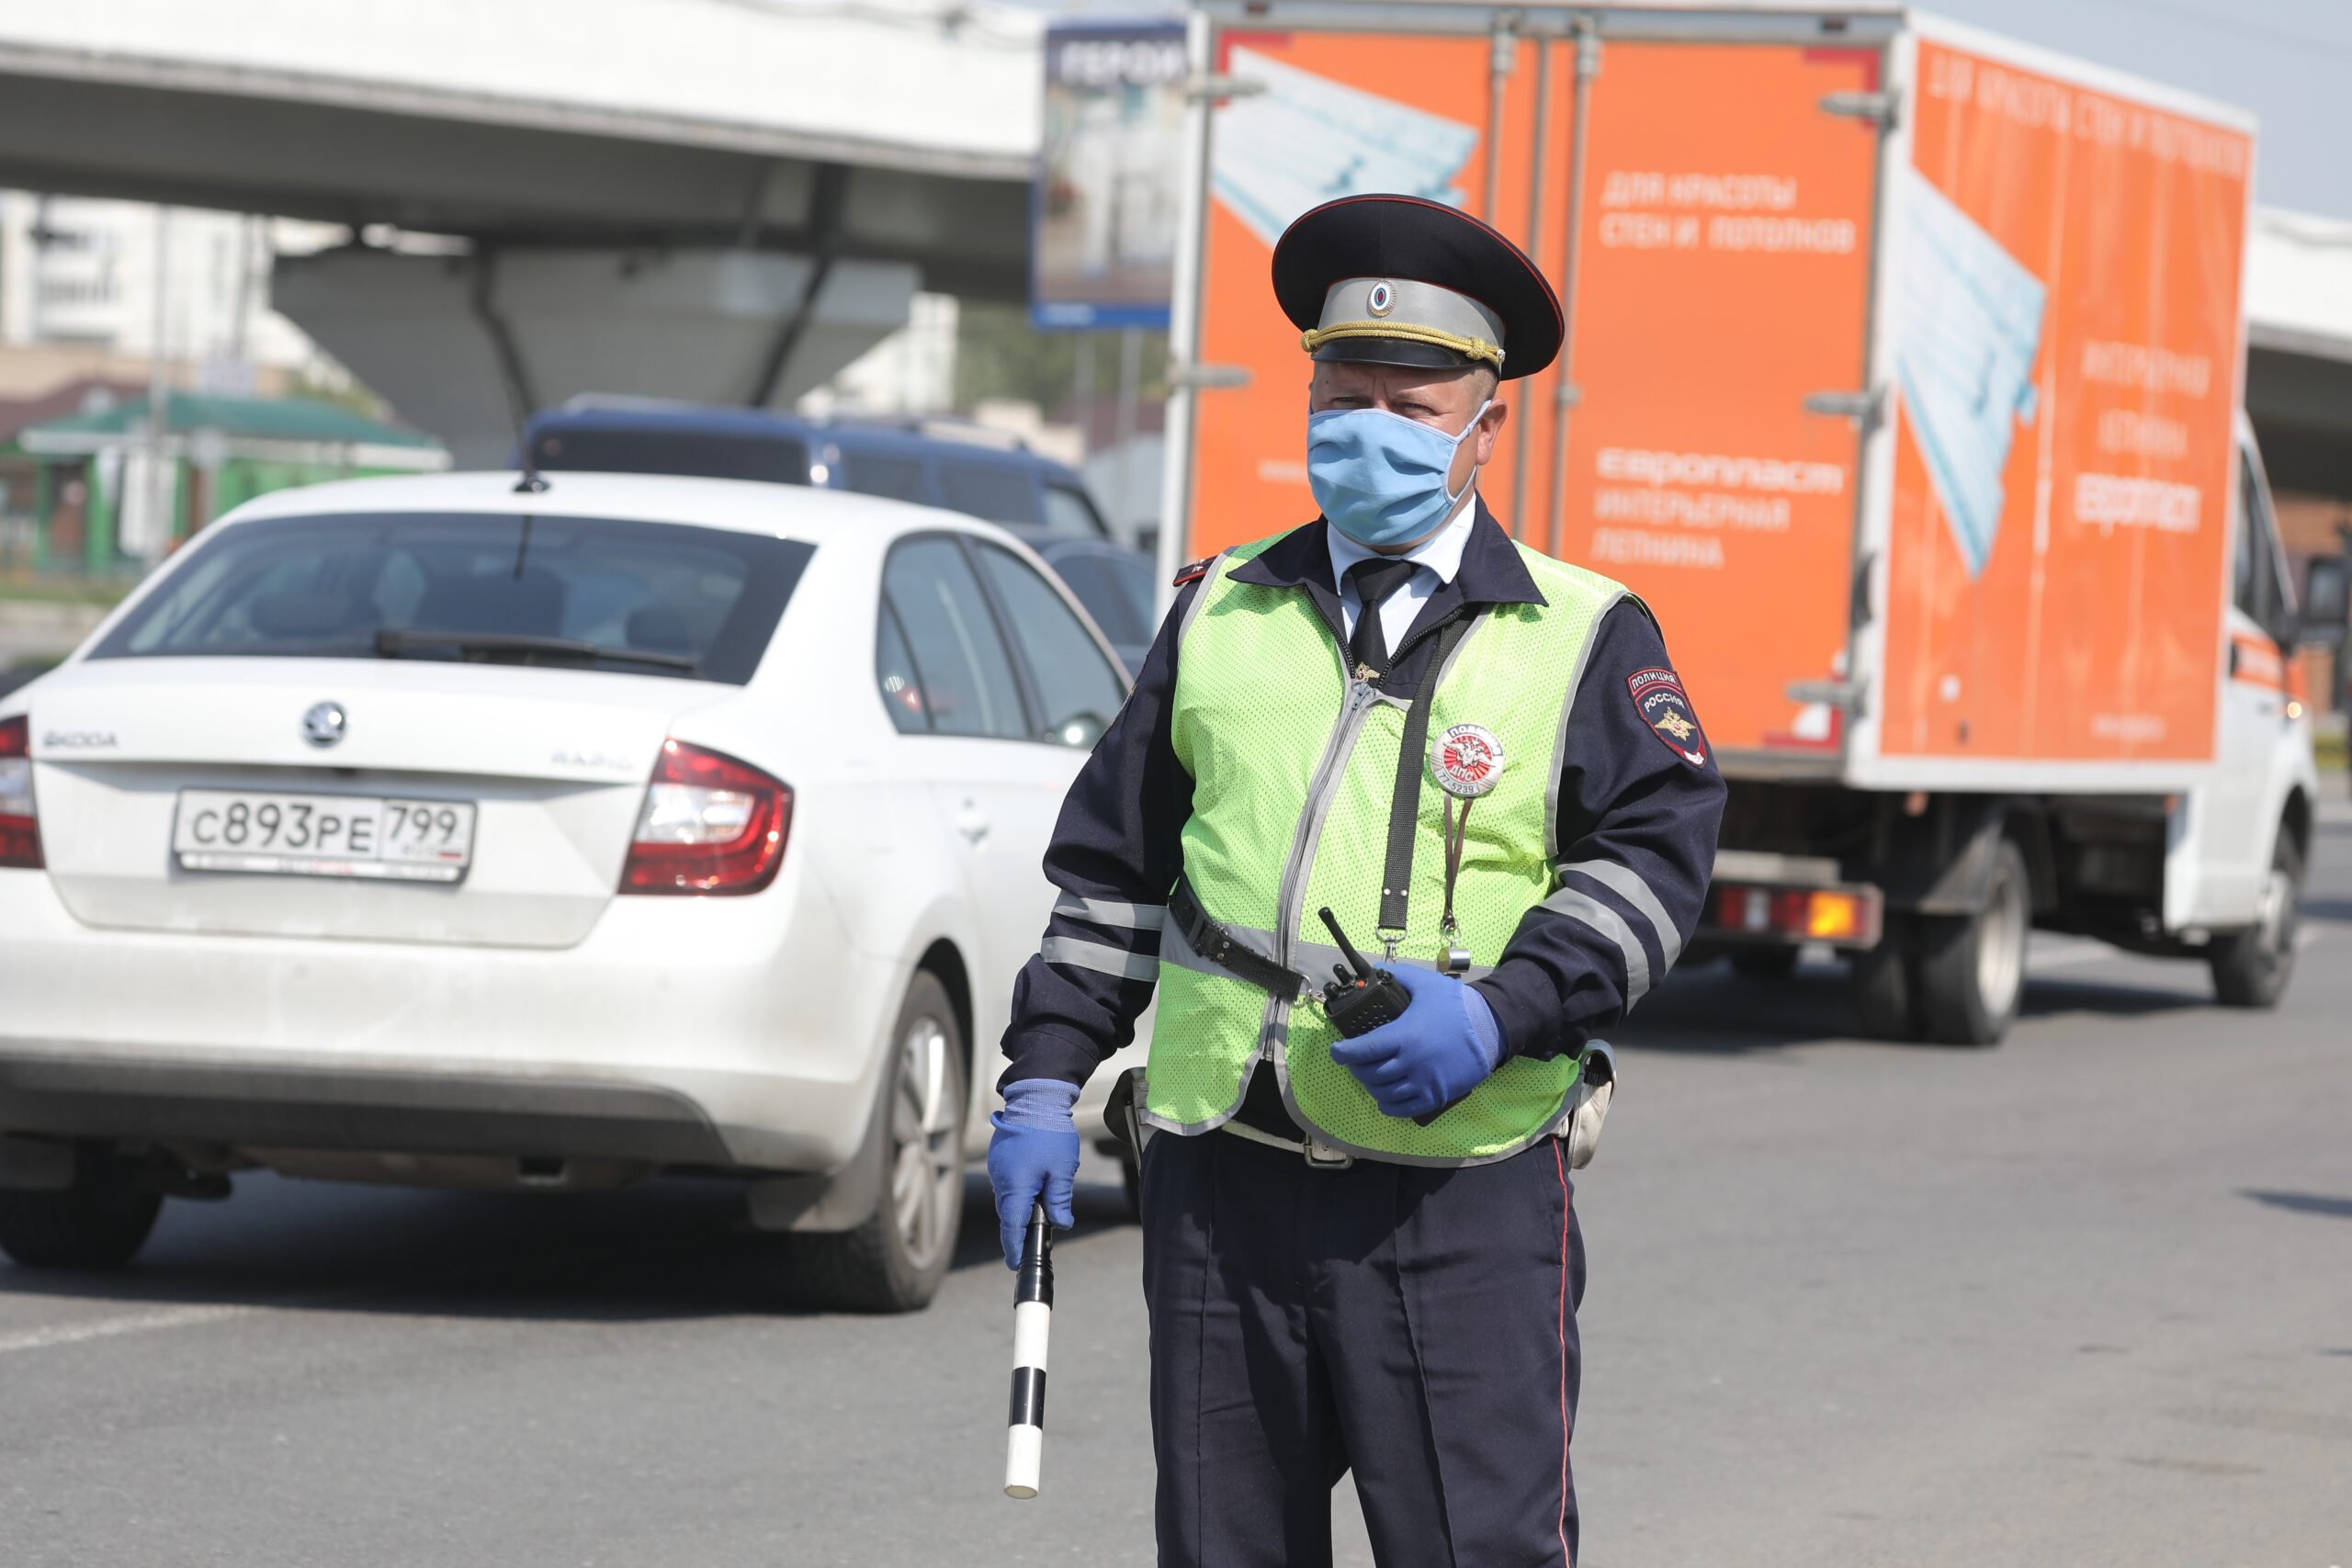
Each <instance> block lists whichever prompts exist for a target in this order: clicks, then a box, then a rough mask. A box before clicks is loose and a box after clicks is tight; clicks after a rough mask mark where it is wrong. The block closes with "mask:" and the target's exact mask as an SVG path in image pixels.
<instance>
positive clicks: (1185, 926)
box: [1168, 877, 1309, 1000]
mask: <svg viewBox="0 0 2352 1568" xmlns="http://www.w3.org/2000/svg"><path fill="white" fill-rule="evenodd" d="M1168 918H1169V919H1171V920H1173V921H1174V922H1175V923H1176V929H1177V930H1178V931H1182V933H1183V934H1184V945H1185V946H1187V947H1189V948H1191V949H1192V950H1193V952H1194V953H1198V954H1200V955H1201V957H1202V958H1204V959H1205V960H1207V961H1208V962H1209V963H1211V964H1216V966H1217V967H1218V968H1220V969H1222V970H1224V971H1225V972H1226V973H1227V974H1228V975H1230V976H1233V977H1234V978H1235V979H1237V980H1247V981H1249V982H1250V984H1251V985H1253V986H1255V987H1258V988H1259V989H1260V990H1261V991H1272V993H1273V994H1274V995H1275V996H1278V997H1283V998H1288V999H1291V1000H1296V999H1297V998H1299V997H1301V996H1304V995H1305V994H1306V991H1307V989H1308V985H1309V982H1308V981H1307V978H1306V976H1304V975H1301V974H1300V973H1298V971H1296V970H1295V969H1288V968H1285V967H1283V965H1282V964H1277V963H1275V962H1274V961H1273V960H1272V959H1271V958H1269V957H1267V956H1266V955H1265V954H1264V953H1260V952H1259V951H1258V950H1257V949H1256V948H1254V947H1249V946H1245V945H1244V944H1243V943H1242V942H1241V940H1240V939H1239V938H1238V937H1237V936H1235V935H1234V934H1233V933H1232V932H1231V931H1227V930H1226V929H1225V928H1224V927H1223V926H1221V925H1219V924H1217V923H1216V921H1215V920H1213V919H1210V918H1209V912H1208V911H1207V910H1206V909H1204V908H1201V900H1200V896H1199V895H1198V894H1196V893H1194V892H1193V885H1192V883H1191V882H1189V881H1187V880H1185V879H1184V878H1182V877H1179V878H1178V879H1177V881H1176V887H1175V890H1174V891H1173V892H1171V893H1170V894H1169V895H1168Z"/></svg>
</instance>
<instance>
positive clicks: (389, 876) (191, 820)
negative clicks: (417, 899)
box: [172, 789, 474, 882]
mask: <svg viewBox="0 0 2352 1568" xmlns="http://www.w3.org/2000/svg"><path fill="white" fill-rule="evenodd" d="M473 850H474V805H473V802H471V801H462V800H408V799H403V798H401V797H400V796H397V795H271V794H265V793H263V792H261V791H257V790H218V789H189V790H182V791H181V792H180V803H179V813H178V815H177V816H176V817H175V818H173V822H172V852H173V853H174V854H175V855H176V856H177V857H178V858H179V863H180V865H181V867H182V868H183V869H185V870H187V871H242V872H255V873H260V874H264V875H272V876H359V877H370V878H374V879H376V880H379V881H386V882H456V881H458V880H460V879H462V878H463V877H464V876H465V874H466V867H467V865H468V864H469V863H470V862H471V861H472V859H473Z"/></svg>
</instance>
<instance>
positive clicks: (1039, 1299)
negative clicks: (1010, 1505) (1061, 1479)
mask: <svg viewBox="0 0 2352 1568" xmlns="http://www.w3.org/2000/svg"><path fill="white" fill-rule="evenodd" d="M1053 1323H1054V1241H1053V1228H1052V1226H1050V1225H1049V1224H1046V1205H1045V1204H1043V1203H1039V1204H1037V1205H1036V1206H1035V1208H1033V1209H1031V1210H1030V1211H1029V1235H1028V1237H1027V1238H1026V1239H1025V1240H1023V1242H1022V1244H1021V1271H1020V1273H1019V1274H1017V1275H1016V1276H1014V1283H1013V1287H1012V1414H1011V1415H1010V1416H1007V1418H1006V1421H1005V1430H1004V1495H1006V1496H1008V1497H1035V1495H1037V1471H1038V1467H1039V1465H1040V1463H1041V1462H1042V1461H1043V1460H1044V1459H1045V1457H1046V1337H1047V1336H1048V1335H1049V1334H1050V1333H1051V1332H1052V1330H1053Z"/></svg>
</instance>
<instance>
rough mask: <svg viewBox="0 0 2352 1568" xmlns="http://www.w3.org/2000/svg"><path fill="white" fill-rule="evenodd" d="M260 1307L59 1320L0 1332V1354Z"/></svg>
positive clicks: (194, 1308)
mask: <svg viewBox="0 0 2352 1568" xmlns="http://www.w3.org/2000/svg"><path fill="white" fill-rule="evenodd" d="M260 1310H261V1309H260V1308H258V1307H250V1306H191V1307H174V1308H172V1309H170V1310H169V1311H167V1312H142V1313H132V1314H129V1315H128V1316H123V1317H102V1318H99V1319H97V1320H96V1321H95V1322H92V1323H61V1324H58V1325H54V1326H52V1327H49V1328H28V1329H26V1330H25V1331H24V1332H23V1333H21V1334H0V1356H5V1355H7V1354H8V1353H10V1352H11V1351H16V1350H47V1349H50V1348H52V1347H54V1346H59V1345H78V1344H80V1343H81V1342H82V1341H84V1340H85V1339H107V1338H111V1337H113V1336H115V1335H118V1334H145V1333H149V1332H151V1331H153V1330H156V1329H164V1328H192V1327H194V1326H195V1325H198V1324H199V1323H212V1322H215V1321H217V1320H219V1319H220V1318H224V1317H243V1316H245V1315H246V1314H249V1313H254V1312H258V1311H260Z"/></svg>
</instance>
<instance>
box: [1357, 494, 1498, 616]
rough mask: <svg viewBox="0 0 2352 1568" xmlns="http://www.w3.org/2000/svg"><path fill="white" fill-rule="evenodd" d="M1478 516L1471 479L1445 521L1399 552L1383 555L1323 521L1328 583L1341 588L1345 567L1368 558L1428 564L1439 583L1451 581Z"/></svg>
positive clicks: (1459, 567) (1460, 568)
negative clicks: (1327, 554) (1327, 559)
mask: <svg viewBox="0 0 2352 1568" xmlns="http://www.w3.org/2000/svg"><path fill="white" fill-rule="evenodd" d="M1477 520H1478V487H1477V485H1476V483H1473V484H1472V485H1471V486H1470V488H1469V490H1468V491H1465V492H1464V494H1463V497H1462V501H1461V502H1460V504H1458V505H1457V506H1455V507H1454V509H1453V516H1452V517H1449V518H1447V519H1446V521H1445V524H1444V525H1443V526H1442V527H1440V528H1439V529H1438V531H1437V532H1436V533H1434V534H1431V535H1430V536H1429V537H1428V538H1426V539H1423V540H1422V541H1421V542H1420V543H1419V544H1418V545H1415V546H1414V547H1412V548H1411V549H1409V550H1407V551H1406V552H1405V553H1404V554H1403V555H1401V556H1384V555H1382V554H1381V553H1380V552H1379V551H1378V550H1374V549H1367V548H1365V547H1363V546H1362V545H1359V544H1357V543H1356V542H1355V541H1354V540H1353V539H1351V538H1349V537H1348V536H1346V535H1345V534H1342V533H1340V531H1339V530H1338V529H1337V528H1334V527H1332V526H1331V525H1329V523H1326V524H1325V525H1323V537H1324V540H1325V541H1326V542H1327V543H1328V544H1329V546H1330V549H1331V584H1332V586H1333V587H1334V588H1337V589H1340V590H1344V589H1345V588H1346V586H1347V581H1348V568H1350V567H1351V566H1354V565H1355V564H1356V563H1357V562H1359V561H1368V560H1408V561H1411V562H1412V563H1413V564H1414V565H1415V566H1419V567H1427V568H1428V569H1429V570H1430V572H1431V573H1432V574H1433V575H1435V577H1436V578H1437V580H1438V581H1439V582H1440V583H1441V584H1443V583H1448V582H1451V581H1453V576H1454V573H1456V572H1458V571H1460V570H1462V551H1463V549H1464V547H1465V546H1467V545H1468V544H1469V543H1470V527H1471V525H1472V524H1474V523H1476V521H1477Z"/></svg>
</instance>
